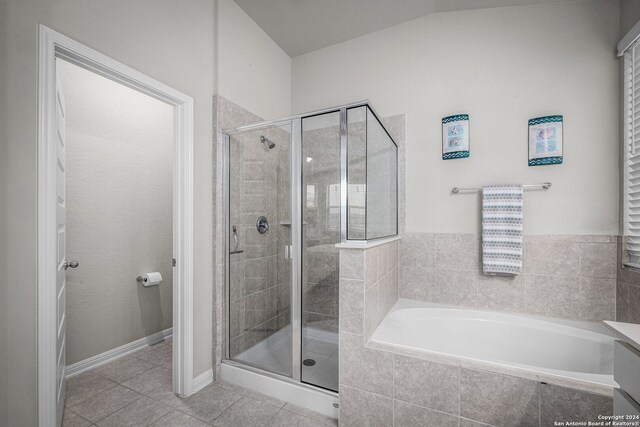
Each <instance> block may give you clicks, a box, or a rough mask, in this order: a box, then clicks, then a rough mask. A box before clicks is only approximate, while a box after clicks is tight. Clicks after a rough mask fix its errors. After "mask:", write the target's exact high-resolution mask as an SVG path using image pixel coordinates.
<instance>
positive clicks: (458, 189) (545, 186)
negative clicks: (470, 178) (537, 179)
mask: <svg viewBox="0 0 640 427" xmlns="http://www.w3.org/2000/svg"><path fill="white" fill-rule="evenodd" d="M522 187H523V188H524V189H533V188H541V189H543V190H548V189H550V188H551V183H550V182H543V183H542V184H526V185H523V186H522ZM481 190H482V188H477V187H475V188H463V187H453V188H452V189H451V192H452V193H453V194H458V193H459V192H461V191H481Z"/></svg>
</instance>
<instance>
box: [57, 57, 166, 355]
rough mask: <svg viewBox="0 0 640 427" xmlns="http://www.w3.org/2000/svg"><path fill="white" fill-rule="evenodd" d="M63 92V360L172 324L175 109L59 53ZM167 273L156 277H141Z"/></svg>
mask: <svg viewBox="0 0 640 427" xmlns="http://www.w3.org/2000/svg"><path fill="white" fill-rule="evenodd" d="M58 70H60V72H61V81H62V87H63V91H64V95H65V100H66V132H67V144H66V156H67V158H66V160H67V162H66V171H67V177H66V184H67V235H66V246H67V258H68V259H70V260H76V261H78V262H80V267H79V268H77V269H71V270H67V283H66V301H67V302H66V319H67V333H66V340H67V341H66V361H67V365H71V364H74V363H76V362H79V361H81V360H84V359H87V358H89V357H91V356H95V355H97V354H100V353H103V352H105V351H108V350H111V349H114V348H116V347H119V346H122V345H124V344H128V343H130V342H132V341H135V340H138V339H140V338H143V337H146V336H149V335H151V334H154V333H156V332H160V331H161V330H164V329H167V328H170V327H171V326H172V314H173V313H172V310H173V298H172V295H173V289H172V287H173V280H172V279H173V278H172V274H173V271H172V270H173V269H172V267H171V258H172V254H173V250H172V249H173V234H172V231H173V223H172V222H173V108H171V106H169V105H168V104H166V103H164V102H162V101H159V100H157V99H154V98H151V97H150V96H147V95H144V94H142V93H140V92H137V91H135V90H133V89H131V88H129V87H126V86H123V85H121V84H118V83H115V82H113V81H111V80H109V79H106V78H104V77H102V76H99V75H97V74H94V73H91V72H90V71H87V70H85V69H82V68H80V67H77V66H75V65H72V64H70V63H68V62H65V61H62V60H59V61H58ZM149 271H159V272H160V273H162V276H163V282H162V283H161V284H160V285H159V286H154V287H148V288H145V287H143V286H142V285H141V284H138V283H137V282H136V280H135V279H136V277H137V276H138V275H140V274H142V273H145V272H149Z"/></svg>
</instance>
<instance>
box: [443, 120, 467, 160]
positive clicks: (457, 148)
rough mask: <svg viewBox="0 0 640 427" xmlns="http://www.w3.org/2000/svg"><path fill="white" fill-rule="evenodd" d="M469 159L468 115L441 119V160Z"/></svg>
mask: <svg viewBox="0 0 640 427" xmlns="http://www.w3.org/2000/svg"><path fill="white" fill-rule="evenodd" d="M465 157H469V115H468V114H456V115H455V116H448V117H443V118H442V160H451V159H462V158H465Z"/></svg>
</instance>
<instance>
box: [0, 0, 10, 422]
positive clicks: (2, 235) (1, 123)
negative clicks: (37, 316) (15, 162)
mask: <svg viewBox="0 0 640 427" xmlns="http://www.w3.org/2000/svg"><path fill="white" fill-rule="evenodd" d="M6 25H7V5H6V1H5V0H2V1H0V28H5V27H6ZM5 40H6V38H5V37H1V38H0V57H1V58H6V57H7V56H6V54H7V44H6V43H5ZM3 62H4V61H3ZM0 70H3V71H4V68H3V66H2V65H0ZM4 76H5V74H4V72H2V73H0V99H1V100H3V102H4V100H5V99H7V85H6V78H5V77H4ZM0 109H1V110H0V111H4V107H0ZM5 117H6V116H5V114H0V218H2V223H0V425H7V403H8V402H7V398H8V390H7V387H6V384H7V375H8V372H7V356H8V349H7V344H8V340H7V328H8V325H7V296H8V295H7V287H8V285H9V282H8V279H9V277H8V274H7V257H8V242H7V223H6V218H7V192H8V186H9V182H8V174H7V167H8V164H7V158H8V155H9V150H8V145H7V144H6V142H5V141H7V140H8V136H9V135H8V131H7V127H6V120H5Z"/></svg>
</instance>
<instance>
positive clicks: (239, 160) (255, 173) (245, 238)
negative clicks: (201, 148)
mask: <svg viewBox="0 0 640 427" xmlns="http://www.w3.org/2000/svg"><path fill="white" fill-rule="evenodd" d="M261 136H264V137H266V138H268V139H269V140H270V141H272V142H274V143H275V146H274V147H273V148H272V149H268V148H267V146H266V144H263V143H262V142H261V141H260V137H261ZM231 138H232V143H231V147H230V163H229V167H230V218H229V221H230V224H231V225H234V226H236V230H237V236H238V251H243V252H242V253H235V254H231V255H230V267H231V268H230V301H231V305H230V353H231V356H232V357H234V356H236V355H237V354H239V353H241V352H243V351H244V350H246V349H247V348H249V347H252V346H253V345H255V344H257V343H258V342H260V341H262V340H263V339H265V338H266V337H268V336H269V335H271V334H273V333H274V332H276V331H278V330H279V329H281V328H283V327H284V326H286V325H287V324H288V323H289V317H290V316H289V298H288V295H289V293H288V290H289V287H290V282H291V281H290V274H291V272H290V268H289V261H288V260H286V259H285V257H284V253H283V252H284V247H285V245H287V244H289V243H290V240H291V239H290V235H289V232H288V231H287V232H281V231H280V228H281V227H283V226H282V225H281V224H282V223H283V222H285V221H287V220H288V218H289V205H290V203H289V200H290V199H289V197H288V191H287V189H288V188H289V186H288V182H289V176H290V173H291V172H290V168H289V156H290V151H289V140H290V138H291V135H290V134H289V133H288V132H286V131H285V130H283V129H280V128H269V129H264V130H260V131H256V132H249V133H245V134H240V135H234V136H232V137H231ZM283 192H284V193H285V194H286V195H285V196H284V197H283V195H282V194H281V193H283ZM260 216H266V218H267V219H268V220H269V223H270V230H269V231H268V232H267V233H265V234H260V233H258V230H257V229H256V220H257V218H258V217H260ZM286 228H288V227H286ZM231 244H232V246H231V248H230V249H231V250H232V251H233V249H235V242H234V241H232V243H231Z"/></svg>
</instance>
